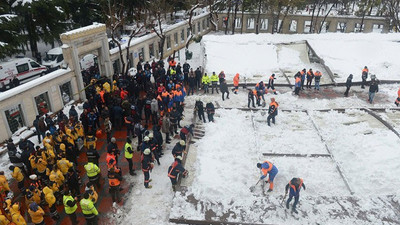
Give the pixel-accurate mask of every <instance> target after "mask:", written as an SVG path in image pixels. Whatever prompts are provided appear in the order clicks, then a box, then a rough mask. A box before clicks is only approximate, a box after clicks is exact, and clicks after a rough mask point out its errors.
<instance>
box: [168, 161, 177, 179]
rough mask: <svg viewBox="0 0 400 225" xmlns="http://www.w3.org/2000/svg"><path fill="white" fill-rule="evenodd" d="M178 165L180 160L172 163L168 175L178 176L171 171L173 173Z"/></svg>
mask: <svg viewBox="0 0 400 225" xmlns="http://www.w3.org/2000/svg"><path fill="white" fill-rule="evenodd" d="M177 165H178V162H177V161H175V162H173V163H172V164H171V166H172V167H171V170H170V171H169V172H168V177H171V178H176V176H174V175H172V174H171V173H172V171H174V169H175V167H176V166H177Z"/></svg>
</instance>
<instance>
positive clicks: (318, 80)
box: [314, 70, 322, 91]
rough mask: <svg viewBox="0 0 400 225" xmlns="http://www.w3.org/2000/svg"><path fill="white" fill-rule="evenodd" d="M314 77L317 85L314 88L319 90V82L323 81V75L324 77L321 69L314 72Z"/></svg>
mask: <svg viewBox="0 0 400 225" xmlns="http://www.w3.org/2000/svg"><path fill="white" fill-rule="evenodd" d="M314 77H315V80H314V82H315V87H314V89H317V90H318V91H319V82H320V81H321V77H322V73H321V72H320V71H318V70H317V71H315V73H314Z"/></svg>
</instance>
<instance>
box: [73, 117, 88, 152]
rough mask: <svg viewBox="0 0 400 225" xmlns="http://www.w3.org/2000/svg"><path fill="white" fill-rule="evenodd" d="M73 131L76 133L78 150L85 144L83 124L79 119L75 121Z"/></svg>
mask: <svg viewBox="0 0 400 225" xmlns="http://www.w3.org/2000/svg"><path fill="white" fill-rule="evenodd" d="M75 132H76V134H77V135H78V139H77V145H78V150H79V151H80V150H82V147H83V146H85V142H86V141H85V131H84V129H83V125H82V123H81V122H80V121H77V123H76V124H75Z"/></svg>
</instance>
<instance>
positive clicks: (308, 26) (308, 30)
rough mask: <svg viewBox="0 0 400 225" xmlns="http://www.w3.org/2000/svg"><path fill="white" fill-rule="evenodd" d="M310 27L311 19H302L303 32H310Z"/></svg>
mask: <svg viewBox="0 0 400 225" xmlns="http://www.w3.org/2000/svg"><path fill="white" fill-rule="evenodd" d="M310 27H311V21H310V20H306V21H304V30H303V32H304V33H310Z"/></svg>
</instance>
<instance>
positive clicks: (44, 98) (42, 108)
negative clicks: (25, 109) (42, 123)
mask: <svg viewBox="0 0 400 225" xmlns="http://www.w3.org/2000/svg"><path fill="white" fill-rule="evenodd" d="M35 103H36V108H37V111H38V114H39V116H42V115H44V114H46V113H48V112H50V102H49V95H48V94H47V92H45V93H43V94H41V95H38V96H36V97H35Z"/></svg>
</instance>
